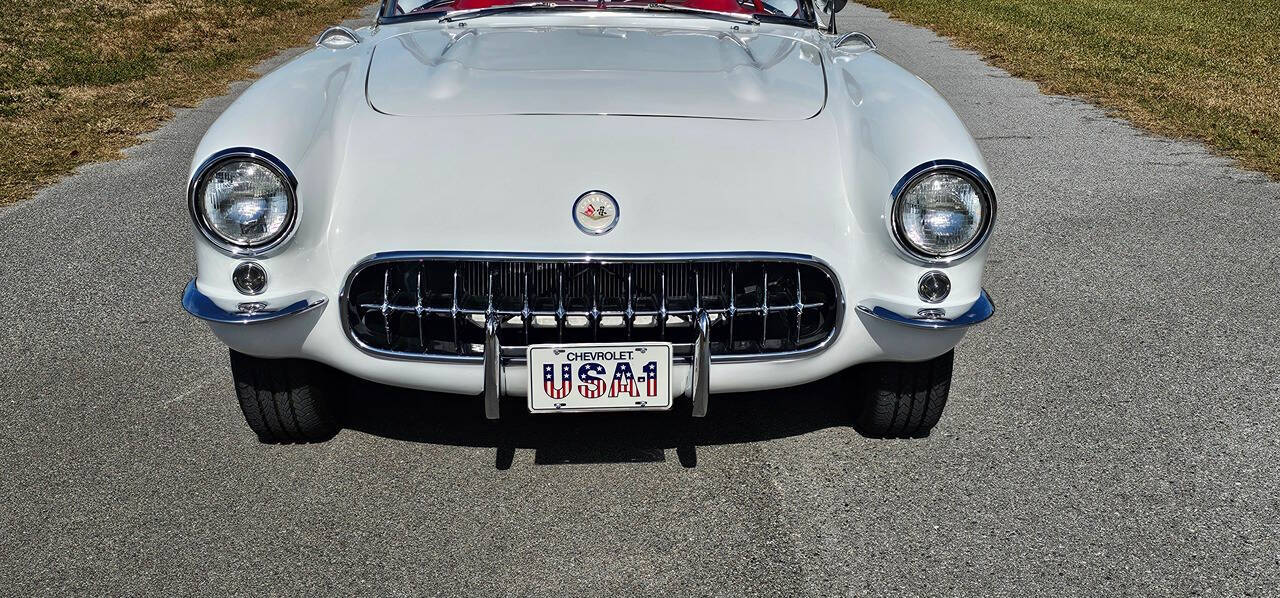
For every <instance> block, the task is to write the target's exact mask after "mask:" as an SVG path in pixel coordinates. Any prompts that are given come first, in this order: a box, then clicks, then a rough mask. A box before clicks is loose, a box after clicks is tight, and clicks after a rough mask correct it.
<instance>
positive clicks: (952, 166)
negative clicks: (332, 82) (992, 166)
mask: <svg viewBox="0 0 1280 598" xmlns="http://www.w3.org/2000/svg"><path fill="white" fill-rule="evenodd" d="M938 173H945V174H949V175H953V176H957V177H960V178H963V179H965V180H967V181H968V182H969V183H970V184H971V185H972V186H973V188H974V189H976V190H977V191H978V192H979V194H980V195H981V197H980V201H981V202H982V208H983V209H982V222H981V223H980V224H979V227H978V233H977V234H976V235H974V237H973V239H972V240H970V241H969V242H968V243H967V244H965V245H964V246H963V247H961V248H960V249H957V250H955V251H950V252H947V253H941V254H938V253H931V252H929V251H927V250H925V249H922V248H920V247H917V246H916V245H915V244H914V243H912V242H911V241H910V239H908V238H907V235H906V233H905V231H904V230H903V223H902V222H901V217H900V216H899V213H900V209H899V208H900V207H901V202H902V199H903V197H905V196H906V194H907V191H909V190H910V189H911V188H912V187H914V186H915V185H916V184H917V183H919V182H921V181H923V180H924V179H926V178H927V177H929V176H930V175H934V174H938ZM890 198H891V201H890V204H889V216H890V217H889V220H890V224H889V229H890V233H891V234H890V237H892V238H893V244H894V245H895V246H897V248H898V250H899V251H900V252H902V254H903V255H905V256H907V257H909V258H911V259H912V260H914V261H916V262H920V263H922V264H928V265H946V264H951V263H954V262H958V261H960V260H963V259H965V258H967V257H969V256H970V255H973V253H974V252H976V251H978V250H979V249H981V248H982V246H983V245H985V244H986V242H987V238H988V237H990V236H991V229H992V227H993V226H994V225H995V220H996V194H995V190H994V189H992V188H991V182H990V181H988V180H987V177H985V176H983V174H982V173H981V172H979V171H978V169H977V168H974V167H973V166H970V165H968V164H965V163H964V162H960V161H957V160H935V161H933V162H926V163H924V164H921V165H919V166H917V167H915V168H913V169H911V170H910V171H909V172H907V174H905V175H903V177H902V178H901V179H899V180H898V184H897V185H894V187H893V192H892V193H891V194H890Z"/></svg>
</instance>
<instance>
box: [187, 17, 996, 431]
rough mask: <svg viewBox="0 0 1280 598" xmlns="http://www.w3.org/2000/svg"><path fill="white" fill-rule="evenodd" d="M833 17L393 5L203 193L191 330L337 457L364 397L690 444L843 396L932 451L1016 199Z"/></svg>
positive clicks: (232, 122) (251, 135)
mask: <svg viewBox="0 0 1280 598" xmlns="http://www.w3.org/2000/svg"><path fill="white" fill-rule="evenodd" d="M837 10H839V6H832V5H818V4H815V3H814V2H813V0H769V2H765V1H764V0H685V1H683V2H667V3H662V2H659V3H650V2H635V1H631V0H617V1H609V0H598V1H596V0H593V1H590V2H582V1H575V0H570V1H567V2H556V3H549V2H533V3H526V4H504V3H503V2H502V0H432V1H428V2H425V3H424V2H423V1H422V0H386V1H385V2H384V3H383V5H382V8H381V12H380V15H379V17H378V22H377V24H376V25H374V26H372V27H369V28H365V29H361V30H358V31H352V30H350V29H346V28H341V27H337V28H332V29H330V30H328V31H326V32H325V33H324V34H323V35H322V36H321V37H320V39H319V40H318V42H317V44H316V47H315V48H314V49H312V50H310V51H309V52H307V53H305V54H303V55H302V56H299V57H298V58H296V59H294V60H293V61H292V62H290V63H288V64H286V65H285V66H282V67H280V68H279V69H277V70H276V71H274V72H272V73H271V74H269V75H267V76H266V77H264V78H263V79H261V80H260V81H258V82H257V83H256V84H254V85H253V86H252V87H250V88H249V89H248V90H247V91H245V92H244V93H243V95H241V96H240V98H239V99H238V100H237V101H236V102H235V103H234V104H232V105H231V107H230V108H228V109H227V110H226V112H225V113H224V114H223V115H222V116H221V117H220V118H219V119H218V120H217V122H216V123H215V124H214V125H213V126H212V127H211V128H210V129H209V131H208V133H207V134H206V135H205V137H204V139H203V141H202V142H201V143H200V145H199V148H198V150H197V151H196V155H195V158H194V161H193V163H192V168H191V184H190V189H189V207H190V211H191V217H192V220H193V221H194V224H195V235H194V236H195V244H196V257H197V263H198V267H199V276H198V277H197V278H196V279H195V280H193V281H192V282H191V283H190V284H189V285H188V286H187V288H186V292H185V294H184V297H183V306H184V307H185V308H186V309H187V311H189V312H190V313H191V314H193V315H194V316H196V317H198V318H201V319H204V320H207V321H209V322H210V326H211V328H212V330H213V332H214V334H216V335H217V336H218V338H220V339H221V340H222V341H223V342H225V343H226V344H227V345H229V346H230V348H231V368H232V373H233V376H234V378H235V385H236V392H237V394H238V397H239V400H240V405H241V407H242V408H243V410H244V416H245V418H246V419H247V420H248V423H249V426H250V427H251V428H252V429H253V431H254V432H256V433H257V435H258V437H259V439H261V440H262V441H263V442H310V441H320V440H324V439H326V438H329V437H331V436H332V435H333V434H335V433H336V432H337V431H338V429H339V427H340V425H341V422H340V421H339V418H338V416H337V415H336V414H335V410H334V408H333V401H334V400H335V397H334V394H335V390H334V389H335V388H338V387H340V385H335V384H332V383H331V381H332V380H333V378H332V376H335V375H340V374H343V373H345V374H348V375H354V376H357V377H359V378H363V379H367V380H372V381H376V382H379V383H383V384H389V385H395V386H401V387H409V388H416V389H424V390H431V391H438V392H445V393H456V394H460V395H471V396H473V397H479V398H480V401H478V402H481V403H482V405H483V409H484V413H485V415H486V416H487V417H489V418H498V417H499V416H500V411H501V409H503V408H504V407H502V405H503V403H502V401H501V400H500V399H501V398H502V397H503V396H513V397H525V398H526V399H527V408H528V409H529V410H530V411H531V412H533V413H565V412H583V411H617V410H662V409H670V408H671V407H672V406H673V404H679V405H681V409H687V410H688V412H689V413H690V414H691V415H692V416H695V417H696V416H702V415H705V414H706V413H707V409H708V403H709V396H710V395H711V394H714V393H725V392H736V391H749V390H762V389H772V388H780V387H786V386H792V385H797V384H802V383H805V382H809V381H813V380H816V379H819V378H823V377H827V376H832V375H836V374H840V375H842V376H846V377H845V378H844V380H847V384H845V385H843V386H842V388H845V389H847V392H848V395H849V404H850V408H851V412H852V416H853V422H854V424H855V425H856V426H857V427H858V428H859V429H860V430H861V431H862V432H863V433H865V434H868V435H871V436H878V437H918V436H923V435H926V434H928V433H929V430H930V429H931V428H932V427H933V426H934V424H936V423H937V421H938V418H939V416H940V415H941V412H942V408H943V405H944V403H945V402H946V399H947V393H948V389H949V385H950V380H951V370H952V355H953V349H954V347H955V346H956V344H957V343H958V342H959V341H960V339H961V337H963V335H964V333H965V330H966V327H968V326H970V325H973V324H976V323H979V322H982V321H983V320H985V319H987V318H988V317H989V316H990V315H991V313H992V305H991V302H990V301H989V299H988V297H987V295H986V293H985V292H984V291H983V289H982V287H981V277H982V270H983V264H984V261H985V256H986V248H985V242H986V240H987V238H988V236H989V235H990V233H991V228H992V223H993V221H994V220H995V215H996V203H995V196H994V194H993V192H992V188H991V185H990V183H989V182H988V180H987V176H986V175H985V172H986V170H987V168H986V165H985V164H984V162H983V159H982V156H981V155H980V154H979V152H978V148H977V147H976V145H975V144H974V142H973V140H972V138H971V137H970V135H969V133H968V131H966V129H965V127H964V125H963V124H961V122H960V120H959V119H958V118H957V117H956V115H955V114H954V113H953V112H952V110H951V108H950V107H949V106H948V105H947V103H946V102H945V101H944V100H943V99H942V98H941V97H939V96H938V94H937V93H935V92H934V90H933V89H932V88H930V87H929V86H928V85H927V84H926V83H924V82H923V81H921V80H920V79H918V78H916V77H914V76H912V75H911V74H910V73H908V72H906V71H905V70H903V69H902V68H900V67H898V66H897V65H895V64H894V63H892V62H890V61H889V60H887V59H885V58H884V57H882V56H881V55H880V54H878V53H877V52H876V47H875V44H874V43H873V42H872V41H871V39H870V38H868V37H867V36H865V35H862V34H859V33H846V34H844V35H839V36H837V35H836V32H835V28H834V18H833V14H834V12H835V11H837ZM683 397H687V400H684V399H683ZM460 400H461V399H460ZM505 408H506V409H511V406H510V405H509V404H508V405H507V406H506V407H505ZM479 409H480V405H477V410H479Z"/></svg>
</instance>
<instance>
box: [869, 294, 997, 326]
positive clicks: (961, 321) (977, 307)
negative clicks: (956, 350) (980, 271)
mask: <svg viewBox="0 0 1280 598" xmlns="http://www.w3.org/2000/svg"><path fill="white" fill-rule="evenodd" d="M858 311H859V312H861V313H864V314H867V315H869V316H871V317H873V318H879V319H881V320H884V321H886V322H893V323H894V324H901V325H903V326H910V327H912V328H924V329H928V330H938V329H941V328H965V327H968V326H973V325H974V324H981V323H983V322H985V321H987V319H989V318H990V317H991V316H992V315H994V314H995V312H996V306H995V305H994V304H993V303H991V297H990V296H989V295H987V290H986V289H983V290H982V292H981V293H980V294H979V295H978V300H977V301H975V302H974V304H973V307H970V308H969V311H966V312H964V313H963V314H961V315H960V316H958V317H956V318H953V319H950V320H937V319H923V318H908V317H906V316H904V315H902V314H899V313H898V312H895V311H891V310H888V309H885V308H883V307H880V306H868V305H859V306H858Z"/></svg>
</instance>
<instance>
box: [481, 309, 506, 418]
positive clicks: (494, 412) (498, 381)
mask: <svg viewBox="0 0 1280 598" xmlns="http://www.w3.org/2000/svg"><path fill="white" fill-rule="evenodd" d="M498 324H499V322H498V318H497V317H495V316H489V319H488V320H485V323H484V416H485V418H487V419H498V417H499V416H500V412H499V409H500V407H501V404H502V401H501V398H502V345H501V343H499V342H498Z"/></svg>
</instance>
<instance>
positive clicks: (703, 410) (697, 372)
mask: <svg viewBox="0 0 1280 598" xmlns="http://www.w3.org/2000/svg"><path fill="white" fill-rule="evenodd" d="M692 376H693V384H691V385H690V393H691V396H692V398H693V417H706V416H707V403H708V398H709V397H710V395H711V318H710V317H708V316H707V312H705V311H704V312H700V313H699V314H698V340H697V342H696V343H694V346H693V372H692Z"/></svg>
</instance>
